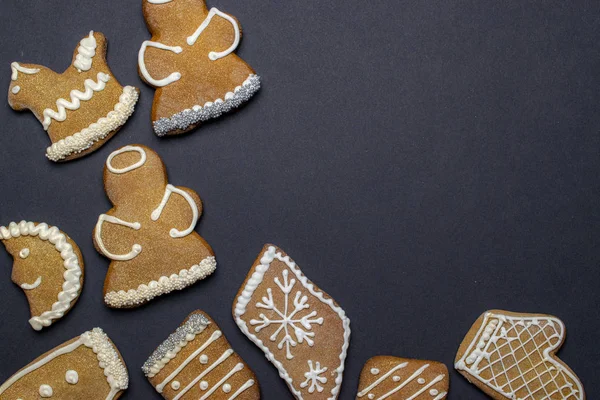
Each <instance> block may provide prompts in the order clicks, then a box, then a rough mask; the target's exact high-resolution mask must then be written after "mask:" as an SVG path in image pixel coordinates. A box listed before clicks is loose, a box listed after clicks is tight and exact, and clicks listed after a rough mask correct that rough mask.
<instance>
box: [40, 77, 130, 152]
mask: <svg viewBox="0 0 600 400" xmlns="http://www.w3.org/2000/svg"><path fill="white" fill-rule="evenodd" d="M138 98H139V93H138V92H137V89H136V88H135V87H133V86H125V87H124V88H123V93H121V96H119V102H118V103H117V104H115V107H114V110H112V111H110V112H109V113H108V114H107V115H106V116H105V117H102V118H100V119H99V120H98V121H96V122H94V123H92V124H91V125H90V126H88V127H87V128H85V129H83V130H81V131H79V132H77V133H74V134H73V135H71V136H67V137H66V138H64V139H61V140H59V141H58V142H56V143H53V144H52V145H51V146H50V147H48V148H47V149H46V157H48V159H50V160H52V161H60V160H62V159H64V158H66V157H68V156H70V155H71V154H73V153H81V152H82V151H84V150H87V149H89V148H90V147H92V146H93V145H94V143H96V142H98V141H100V140H103V139H105V138H106V137H107V136H108V135H109V134H110V133H111V132H113V131H115V130H117V129H118V128H120V127H121V126H123V125H124V124H125V122H127V120H128V119H129V117H130V116H131V114H133V112H134V111H135V105H136V103H137V101H138Z"/></svg>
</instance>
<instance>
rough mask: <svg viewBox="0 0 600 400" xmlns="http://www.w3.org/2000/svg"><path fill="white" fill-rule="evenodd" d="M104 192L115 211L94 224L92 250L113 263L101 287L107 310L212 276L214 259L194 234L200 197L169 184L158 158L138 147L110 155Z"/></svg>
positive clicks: (126, 305) (127, 148) (126, 306)
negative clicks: (94, 249)
mask: <svg viewBox="0 0 600 400" xmlns="http://www.w3.org/2000/svg"><path fill="white" fill-rule="evenodd" d="M104 188H105V190H106V194H107V195H108V197H109V199H110V201H111V202H112V204H113V205H114V207H113V208H112V209H111V210H110V211H108V213H106V214H102V215H100V217H99V218H98V223H97V224H96V228H95V230H94V244H95V246H96V249H97V250H98V252H100V253H101V254H103V255H104V256H106V257H108V258H109V259H111V260H112V261H111V263H110V267H109V270H108V274H107V275H106V281H105V283H104V301H105V303H106V304H107V305H108V306H109V307H115V308H128V307H137V306H139V305H141V304H144V303H146V302H148V301H150V300H152V299H153V298H155V297H157V296H160V295H162V294H165V293H169V292H171V291H173V290H181V289H183V288H185V287H188V286H190V285H192V284H193V283H195V282H196V281H198V280H201V279H204V278H206V277H207V276H208V275H210V274H212V273H213V272H214V270H215V268H216V265H217V263H216V261H215V257H214V253H213V251H212V249H211V248H210V246H209V245H208V243H206V241H204V239H202V238H201V237H200V235H198V234H197V233H196V232H194V227H195V226H196V222H197V221H198V219H199V218H200V215H201V214H202V202H201V201H200V197H198V195H197V194H196V192H194V191H193V190H192V189H188V188H185V187H176V186H173V185H171V184H169V183H168V181H167V172H166V170H165V166H164V164H163V162H162V160H161V159H160V157H159V156H158V154H156V153H155V152H154V151H152V150H151V149H150V148H148V147H146V146H142V145H132V146H125V147H122V148H121V149H119V150H117V151H115V152H113V153H111V154H110V155H109V156H108V159H107V160H106V165H105V167H104Z"/></svg>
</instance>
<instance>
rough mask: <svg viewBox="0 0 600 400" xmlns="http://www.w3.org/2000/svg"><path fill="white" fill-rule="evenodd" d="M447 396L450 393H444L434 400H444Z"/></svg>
mask: <svg viewBox="0 0 600 400" xmlns="http://www.w3.org/2000/svg"><path fill="white" fill-rule="evenodd" d="M447 394H448V392H442V393H440V394H439V395H438V396H437V397H436V398H434V399H432V400H442V399H443V398H444V397H446V395H447Z"/></svg>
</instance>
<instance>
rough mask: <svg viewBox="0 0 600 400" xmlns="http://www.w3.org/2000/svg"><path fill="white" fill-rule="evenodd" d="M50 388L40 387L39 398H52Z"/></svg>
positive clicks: (47, 386)
mask: <svg viewBox="0 0 600 400" xmlns="http://www.w3.org/2000/svg"><path fill="white" fill-rule="evenodd" d="M52 393H53V391H52V387H51V386H50V385H42V386H40V396H42V397H44V398H48V397H52Z"/></svg>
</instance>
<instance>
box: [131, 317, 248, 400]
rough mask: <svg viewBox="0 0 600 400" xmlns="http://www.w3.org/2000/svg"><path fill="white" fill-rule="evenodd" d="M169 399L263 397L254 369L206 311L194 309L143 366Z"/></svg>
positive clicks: (245, 399)
mask: <svg viewBox="0 0 600 400" xmlns="http://www.w3.org/2000/svg"><path fill="white" fill-rule="evenodd" d="M142 370H143V371H144V374H145V375H146V377H147V378H148V380H149V381H150V383H151V384H152V385H153V386H154V387H155V388H156V391H157V392H158V393H160V394H161V395H162V396H163V397H164V398H165V399H167V400H180V399H181V400H187V399H189V400H191V399H194V400H197V399H201V400H205V399H211V400H231V399H237V400H259V399H260V388H259V386H258V381H257V379H256V376H255V375H254V372H252V370H251V369H250V367H248V365H247V364H246V363H245V362H244V360H242V358H241V357H240V356H239V355H238V354H237V353H236V352H235V351H233V349H232V348H231V346H230V345H229V342H228V341H227V339H226V338H225V335H224V334H223V332H222V331H221V329H220V328H219V327H218V326H217V324H216V323H215V321H213V320H212V319H211V318H210V317H209V316H208V315H207V314H206V313H204V312H202V311H194V312H193V313H191V314H190V315H189V316H188V317H187V318H186V320H185V321H184V322H183V324H182V325H181V326H180V327H179V328H177V330H176V331H175V332H174V333H172V334H171V335H170V336H169V337H168V338H167V340H165V341H164V342H163V343H162V344H161V345H160V346H158V348H157V349H156V350H155V351H154V353H152V355H151V356H150V358H149V359H148V360H147V361H146V362H145V363H144V366H143V367H142Z"/></svg>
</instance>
